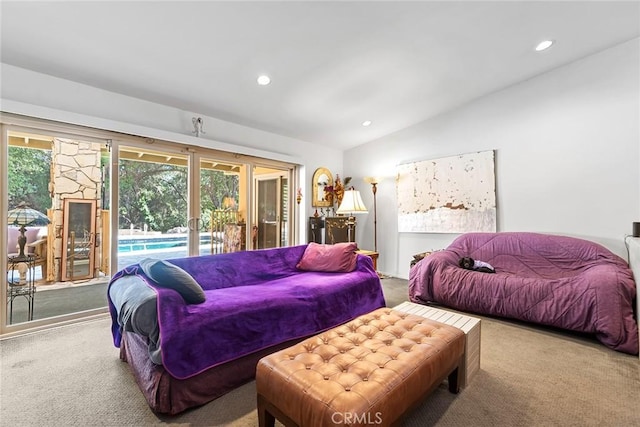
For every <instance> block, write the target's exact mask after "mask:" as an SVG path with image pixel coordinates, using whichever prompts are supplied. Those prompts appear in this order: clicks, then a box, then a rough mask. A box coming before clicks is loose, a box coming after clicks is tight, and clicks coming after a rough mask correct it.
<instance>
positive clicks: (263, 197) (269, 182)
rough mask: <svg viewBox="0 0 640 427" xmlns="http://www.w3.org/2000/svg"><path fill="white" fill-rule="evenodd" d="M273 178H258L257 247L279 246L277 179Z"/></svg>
mask: <svg viewBox="0 0 640 427" xmlns="http://www.w3.org/2000/svg"><path fill="white" fill-rule="evenodd" d="M279 180H280V178H275V179H259V180H258V195H257V199H258V206H257V210H258V236H257V241H258V249H267V248H276V247H279V246H280V241H279V239H278V234H279V226H280V224H279V217H280V209H279V205H278V181H279Z"/></svg>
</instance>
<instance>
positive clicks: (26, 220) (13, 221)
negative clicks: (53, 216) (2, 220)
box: [7, 202, 51, 258]
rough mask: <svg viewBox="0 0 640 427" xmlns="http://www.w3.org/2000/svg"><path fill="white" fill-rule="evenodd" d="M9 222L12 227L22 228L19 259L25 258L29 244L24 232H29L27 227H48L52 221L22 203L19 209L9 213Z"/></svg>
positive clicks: (19, 240)
mask: <svg viewBox="0 0 640 427" xmlns="http://www.w3.org/2000/svg"><path fill="white" fill-rule="evenodd" d="M7 222H8V224H10V225H19V226H20V236H18V247H19V248H20V252H19V253H18V258H25V253H24V247H25V245H26V244H27V236H25V235H24V232H25V231H27V230H26V228H25V227H27V226H30V225H32V226H42V225H47V224H49V223H50V222H51V221H49V218H47V216H46V215H44V214H43V213H41V212H38V211H37V210H35V209H31V208H29V207H28V206H27V204H26V203H25V202H20V204H19V205H18V207H17V208H15V209H12V210H10V211H9V219H8V221H7Z"/></svg>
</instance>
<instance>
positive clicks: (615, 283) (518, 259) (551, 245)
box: [409, 232, 638, 354]
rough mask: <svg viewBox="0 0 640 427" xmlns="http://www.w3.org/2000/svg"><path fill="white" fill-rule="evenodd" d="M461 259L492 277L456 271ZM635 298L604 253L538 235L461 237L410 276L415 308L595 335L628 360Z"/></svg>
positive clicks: (614, 260)
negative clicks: (480, 265)
mask: <svg viewBox="0 0 640 427" xmlns="http://www.w3.org/2000/svg"><path fill="white" fill-rule="evenodd" d="M461 257H471V258H473V259H475V260H479V261H484V262H488V263H489V264H491V265H492V266H493V267H494V268H495V270H496V273H495V274H490V273H481V272H478V271H470V270H465V269H462V268H460V267H459V266H458V262H459V260H460V258H461ZM635 294H636V290H635V284H634V280H633V275H632V273H631V270H630V269H629V266H628V265H627V263H626V262H625V261H624V260H623V259H621V258H620V257H618V256H617V255H615V254H613V253H611V252H610V251H609V250H607V249H605V248H604V247H602V246H600V245H598V244H596V243H593V242H590V241H586V240H582V239H576V238H572V237H565V236H555V235H545V234H537V233H523V232H522V233H521V232H511V233H506V232H504V233H469V234H464V235H462V236H460V237H458V238H457V239H456V240H454V241H453V242H452V243H451V245H449V246H448V247H447V248H446V249H445V250H443V251H438V252H435V253H433V254H431V255H430V256H428V257H426V258H424V259H423V260H421V261H420V262H418V263H417V264H416V265H415V266H414V267H413V268H412V269H411V271H410V273H409V299H410V300H411V301H413V302H417V303H422V304H425V303H430V302H433V303H438V304H442V305H445V306H448V307H452V308H454V309H458V310H462V311H468V312H474V313H479V314H486V315H493V316H501V317H508V318H513V319H518V320H523V321H527V322H534V323H539V324H543V325H550V326H554V327H558V328H562V329H567V330H571V331H577V332H583V333H587V334H594V335H595V337H596V338H597V339H598V340H599V341H601V342H602V343H603V344H605V345H606V346H608V347H610V348H612V349H615V350H618V351H621V352H625V353H630V354H638V326H637V323H636V321H635V318H634V313H633V305H632V303H633V299H634V297H635Z"/></svg>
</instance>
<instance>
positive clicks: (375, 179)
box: [364, 176, 382, 252]
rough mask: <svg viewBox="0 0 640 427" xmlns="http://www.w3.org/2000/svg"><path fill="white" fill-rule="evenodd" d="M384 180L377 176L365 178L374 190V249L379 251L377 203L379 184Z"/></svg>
mask: <svg viewBox="0 0 640 427" xmlns="http://www.w3.org/2000/svg"><path fill="white" fill-rule="evenodd" d="M380 181H382V179H381V178H378V177H375V176H367V177H365V178H364V182H366V183H367V184H371V191H373V251H374V252H378V207H377V205H376V193H377V192H378V184H379V183H380Z"/></svg>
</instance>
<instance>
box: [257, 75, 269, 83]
mask: <svg viewBox="0 0 640 427" xmlns="http://www.w3.org/2000/svg"><path fill="white" fill-rule="evenodd" d="M269 83H271V79H270V78H269V76H265V75H262V76H259V77H258V84H259V85H260V86H266V85H268V84H269Z"/></svg>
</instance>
